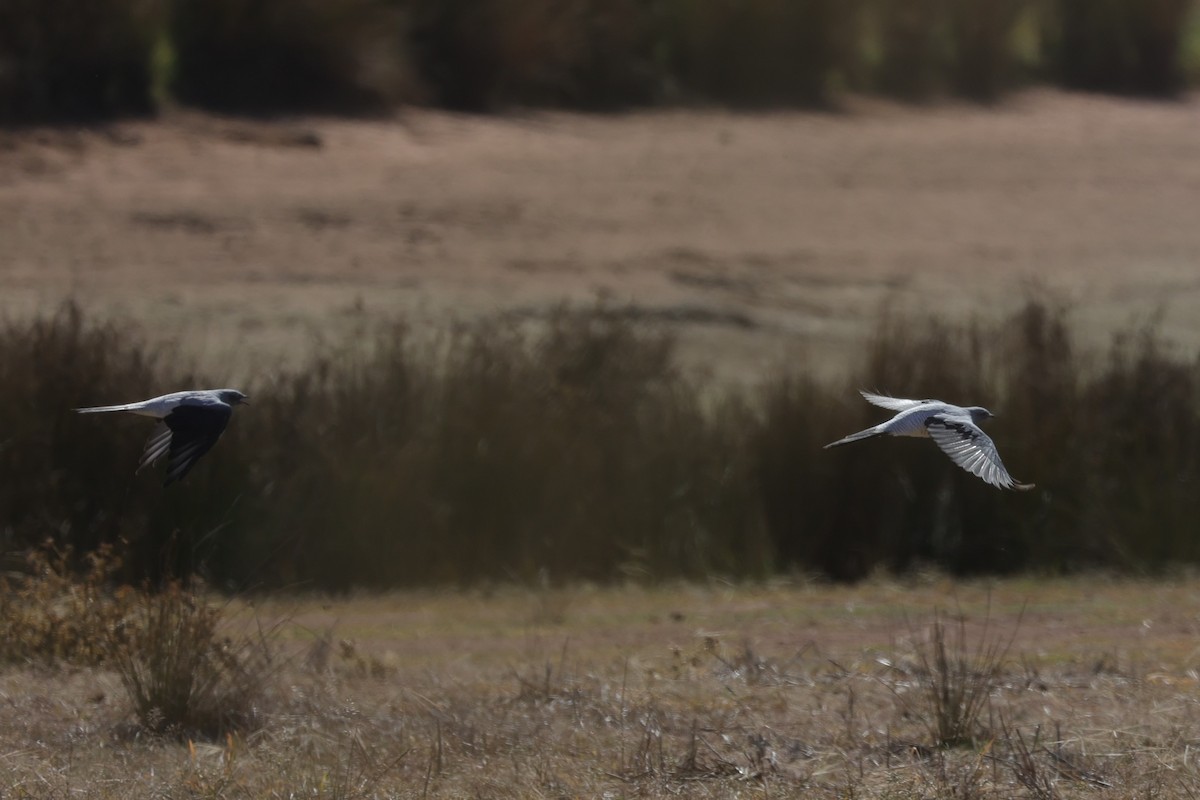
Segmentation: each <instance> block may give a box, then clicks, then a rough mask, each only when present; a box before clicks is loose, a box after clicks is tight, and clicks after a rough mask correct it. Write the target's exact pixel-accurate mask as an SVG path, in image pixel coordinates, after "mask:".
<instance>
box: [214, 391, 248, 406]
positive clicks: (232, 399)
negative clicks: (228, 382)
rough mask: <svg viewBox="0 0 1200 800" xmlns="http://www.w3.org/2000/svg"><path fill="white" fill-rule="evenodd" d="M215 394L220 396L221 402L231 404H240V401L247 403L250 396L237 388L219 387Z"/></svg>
mask: <svg viewBox="0 0 1200 800" xmlns="http://www.w3.org/2000/svg"><path fill="white" fill-rule="evenodd" d="M217 396H218V397H220V398H221V402H222V403H226V404H228V405H231V406H240V405H241V404H242V403H248V402H249V400H250V398H248V397H246V395H244V394H242V393H241V392H239V391H238V390H237V389H221V390H220V391H219V392H217Z"/></svg>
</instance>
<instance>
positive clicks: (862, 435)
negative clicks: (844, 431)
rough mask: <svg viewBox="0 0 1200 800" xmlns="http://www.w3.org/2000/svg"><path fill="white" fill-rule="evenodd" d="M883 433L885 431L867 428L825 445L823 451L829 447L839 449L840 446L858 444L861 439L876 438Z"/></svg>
mask: <svg viewBox="0 0 1200 800" xmlns="http://www.w3.org/2000/svg"><path fill="white" fill-rule="evenodd" d="M884 433H886V431H881V430H879V428H877V427H876V428H867V429H866V430H865V431H859V432H858V433H852V434H850V435H849V436H844V437H842V438H841V439H838V440H837V441H836V442H830V443H829V444H827V445H825V449H826V450H828V449H829V448H831V447H840V446H841V445H844V444H850V443H851V442H860V441H862V440H863V439H873V438H875V437H876V436H883V435H884Z"/></svg>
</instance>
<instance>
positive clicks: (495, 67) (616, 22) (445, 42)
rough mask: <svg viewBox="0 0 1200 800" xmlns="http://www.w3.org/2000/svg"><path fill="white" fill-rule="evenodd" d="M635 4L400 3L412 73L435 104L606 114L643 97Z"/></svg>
mask: <svg viewBox="0 0 1200 800" xmlns="http://www.w3.org/2000/svg"><path fill="white" fill-rule="evenodd" d="M652 5H653V4H652V3H648V2H646V1H645V0H582V1H581V2H574V3H561V2H556V1H555V0H405V2H403V3H402V6H403V7H404V8H405V10H406V12H407V16H408V18H409V20H410V24H411V30H412V34H411V42H412V49H413V52H414V55H415V58H416V60H417V62H418V65H419V69H420V72H421V75H422V76H423V77H424V81H425V83H426V84H427V85H428V86H429V87H430V89H431V91H432V93H433V95H434V97H435V98H436V99H437V101H438V102H440V103H443V104H445V105H447V106H450V107H451V108H461V109H467V110H472V111H482V110H489V109H495V108H501V107H504V106H511V105H514V104H526V105H547V104H548V105H570V106H577V107H585V108H587V107H591V108H608V107H615V106H623V105H628V104H631V103H639V102H647V101H649V100H651V99H652V98H653V97H654V96H655V94H656V92H657V91H658V87H657V85H656V75H655V70H654V66H653V52H652V49H653V38H652V36H653V29H652V25H653V17H652V14H651V13H650V12H651V8H652Z"/></svg>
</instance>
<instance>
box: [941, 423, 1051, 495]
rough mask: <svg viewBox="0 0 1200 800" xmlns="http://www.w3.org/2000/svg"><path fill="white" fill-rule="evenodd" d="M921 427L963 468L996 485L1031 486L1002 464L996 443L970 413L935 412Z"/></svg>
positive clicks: (1009, 487) (1010, 486)
mask: <svg viewBox="0 0 1200 800" xmlns="http://www.w3.org/2000/svg"><path fill="white" fill-rule="evenodd" d="M925 427H926V428H928V429H929V435H930V437H931V438H932V439H933V441H934V442H935V443H936V444H937V446H938V447H940V448H941V449H942V452H944V453H945V454H946V455H948V456H950V460H951V461H953V462H954V463H955V464H957V465H958V466H960V467H962V468H963V469H965V470H966V471H967V472H969V473H971V474H972V475H975V476H977V477H979V478H982V479H983V480H984V481H986V482H987V483H990V484H991V485H992V486H995V487H997V488H999V489H1032V488H1033V484H1031V483H1018V482H1017V481H1015V480H1013V477H1012V476H1011V475H1009V474H1008V470H1007V469H1005V468H1004V462H1002V461H1001V460H1000V454H999V453H998V452H996V445H995V443H994V442H993V441H992V439H991V437H989V436H988V435H987V434H986V433H984V432H983V430H982V429H981V428H980V427H979V426H978V425H976V424H975V423H974V422H972V421H971V418H970V417H959V416H948V415H944V414H935V415H933V416H931V417H929V419H927V420H925Z"/></svg>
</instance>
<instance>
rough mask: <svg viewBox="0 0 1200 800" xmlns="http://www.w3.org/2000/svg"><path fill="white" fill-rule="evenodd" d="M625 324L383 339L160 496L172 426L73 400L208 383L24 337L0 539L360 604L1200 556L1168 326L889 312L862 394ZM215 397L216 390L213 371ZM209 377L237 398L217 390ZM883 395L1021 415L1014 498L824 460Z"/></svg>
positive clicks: (244, 429) (1015, 428)
mask: <svg viewBox="0 0 1200 800" xmlns="http://www.w3.org/2000/svg"><path fill="white" fill-rule="evenodd" d="M610 311H611V310H610V309H605V308H603V307H601V308H597V309H592V310H588V311H575V312H567V311H563V312H560V313H557V314H555V315H553V316H552V317H551V318H549V319H548V320H542V321H538V322H536V323H531V322H529V321H525V322H516V321H502V320H492V321H487V322H479V323H474V324H470V325H463V326H459V327H456V328H453V329H451V330H447V331H446V332H445V333H444V334H443V335H441V336H440V337H437V338H436V340H435V341H428V340H427V338H426V339H423V340H422V343H420V344H418V343H416V342H415V341H414V340H413V338H412V337H411V336H410V335H409V334H408V333H407V332H406V331H405V329H404V328H403V327H391V328H388V329H386V330H380V331H378V332H376V333H374V334H371V335H369V336H368V337H367V338H366V340H365V341H366V343H363V342H362V341H359V342H356V343H355V344H353V345H347V346H346V348H345V349H344V351H340V352H334V351H331V352H327V353H325V354H324V355H321V356H318V357H316V358H315V359H314V361H313V363H312V364H311V365H310V366H309V367H308V368H307V369H305V370H303V371H301V372H298V373H296V374H290V375H283V376H279V377H277V378H274V379H272V380H268V381H264V382H263V383H261V384H259V385H255V386H247V387H243V388H245V389H247V390H248V391H249V392H250V394H251V396H252V398H253V400H252V402H253V405H252V406H250V407H247V408H244V409H241V410H240V411H239V413H238V414H237V415H236V416H235V419H234V420H233V422H232V423H231V425H230V429H229V430H228V431H227V433H226V435H225V437H224V438H223V439H222V441H221V443H220V445H219V446H218V447H217V448H215V449H214V451H213V452H212V453H211V454H210V455H209V456H207V457H206V459H205V461H203V462H202V463H201V465H200V466H199V467H198V468H197V469H196V470H195V471H194V472H193V473H192V474H191V475H189V477H188V479H187V481H185V482H184V483H183V484H181V485H179V486H176V487H172V488H171V489H170V490H169V491H164V490H163V489H162V487H161V486H160V482H159V480H158V479H157V478H156V476H153V475H147V474H143V475H137V476H135V475H134V474H133V468H134V466H135V465H136V463H137V456H138V453H139V449H140V447H141V445H142V443H143V441H144V439H145V437H146V436H147V435H148V433H149V427H150V426H149V425H148V423H147V421H146V420H144V419H141V418H138V417H134V416H132V415H114V416H111V417H106V418H97V417H81V416H78V415H75V414H73V413H72V412H71V408H72V407H74V406H79V405H86V404H92V403H108V402H121V401H128V400H131V399H136V398H140V397H146V396H151V395H154V394H158V393H162V392H166V391H170V390H174V389H177V388H180V387H182V386H191V385H196V386H200V385H209V384H214V380H213V379H212V378H207V377H203V376H191V375H185V374H180V373H178V372H176V371H174V370H173V369H172V368H171V367H170V366H168V365H169V363H170V362H168V361H167V360H166V359H165V358H162V357H160V354H158V353H156V352H154V351H153V350H152V349H151V348H149V347H148V346H146V345H145V344H143V343H141V341H140V340H139V339H138V338H137V336H136V335H135V334H134V333H132V332H130V331H126V330H123V329H121V328H120V327H119V326H114V325H111V324H107V323H96V322H91V321H89V320H87V319H85V318H84V317H83V316H82V315H81V314H80V313H79V312H78V311H77V310H76V309H74V308H71V307H68V308H66V309H64V310H62V311H60V312H58V313H57V314H56V315H54V316H51V317H48V318H43V319H39V320H35V321H33V322H30V323H22V324H15V323H10V324H9V325H8V326H7V327H6V328H4V329H3V330H2V331H0V383H2V384H3V385H5V386H9V387H20V390H19V391H9V392H5V393H3V395H0V415H2V416H3V418H4V419H5V420H6V424H5V431H6V432H5V433H4V434H3V437H2V438H0V524H3V526H4V528H3V529H4V532H5V542H6V547H7V548H8V549H9V550H10V551H13V552H16V551H20V550H22V549H27V548H30V547H34V546H38V545H40V544H41V543H42V542H43V541H45V540H47V539H50V540H52V541H54V542H56V543H57V544H58V545H59V546H61V547H67V546H70V547H71V548H73V552H75V553H78V554H79V566H86V561H83V560H82V559H83V557H84V556H86V554H88V553H92V552H95V551H96V550H97V548H99V547H101V546H103V545H110V546H112V547H115V548H117V549H118V551H119V552H120V553H121V554H122V555H123V559H124V566H123V573H122V576H121V577H123V578H124V579H125V580H130V581H134V582H138V581H141V580H150V581H151V582H152V583H154V584H155V585H163V584H164V582H165V581H166V580H167V579H168V578H169V577H170V576H179V575H187V574H190V573H192V572H194V571H195V570H197V569H201V570H202V571H203V573H204V574H205V575H206V576H207V577H208V578H209V579H210V580H212V581H215V582H217V583H218V584H219V585H223V586H231V587H234V586H236V587H253V586H264V587H272V586H274V587H279V586H310V587H320V588H327V589H344V588H348V587H350V586H354V585H365V586H375V587H387V586H403V585H423V584H470V583H478V582H480V581H490V580H546V579H549V580H551V581H557V580H568V579H579V578H582V579H591V580H599V581H607V580H617V579H625V578H636V579H648V580H656V579H666V578H671V577H677V576H690V577H696V576H705V575H712V574H721V575H730V576H741V577H753V576H762V575H765V574H769V573H774V572H780V571H791V570H799V571H804V572H814V573H819V574H824V575H827V576H831V577H833V578H836V579H855V578H859V577H861V576H863V575H866V574H868V573H870V572H871V571H873V570H878V569H884V570H894V571H900V572H902V571H905V570H908V569H912V568H914V567H918V566H924V565H936V566H938V567H940V568H942V569H945V570H947V571H950V572H953V573H956V574H980V573H1005V572H1013V571H1029V570H1033V571H1044V572H1062V571H1070V570H1076V569H1080V568H1088V567H1109V568H1115V569H1120V570H1134V571H1141V570H1161V569H1164V568H1168V567H1169V566H1171V565H1176V564H1194V563H1197V562H1198V561H1200V543H1198V542H1197V539H1196V537H1195V535H1194V532H1195V530H1196V529H1197V525H1200V492H1197V491H1196V487H1197V485H1198V481H1200V384H1198V383H1197V380H1196V376H1197V363H1196V359H1195V358H1194V356H1192V355H1190V354H1188V355H1184V354H1180V353H1177V352H1176V351H1174V350H1173V349H1172V348H1171V347H1170V345H1169V344H1168V343H1166V342H1164V341H1163V340H1162V339H1161V338H1160V337H1159V336H1158V335H1157V333H1156V332H1155V329H1154V327H1153V326H1152V325H1150V326H1146V327H1145V328H1142V329H1137V330H1133V331H1130V332H1129V333H1127V334H1125V335H1122V336H1119V337H1117V338H1116V340H1115V341H1114V342H1113V344H1112V346H1111V348H1109V350H1108V351H1107V352H1106V353H1103V354H1095V355H1087V354H1084V353H1081V352H1080V351H1079V349H1078V348H1077V347H1076V345H1075V344H1074V343H1073V341H1072V336H1071V332H1070V326H1069V322H1068V319H1069V317H1068V314H1067V313H1066V312H1065V311H1063V310H1061V309H1058V308H1056V307H1054V306H1053V305H1050V304H1047V303H1045V302H1030V303H1029V304H1028V305H1027V306H1026V307H1024V308H1023V309H1022V310H1020V311H1019V312H1018V313H1016V314H1015V315H1013V316H1012V317H1010V318H1007V319H1003V320H1000V321H969V322H964V323H952V322H947V321H945V320H939V319H928V320H924V321H919V320H918V321H913V320H911V319H899V318H894V319H889V320H887V321H885V322H884V323H882V324H881V326H880V329H879V331H878V333H877V335H876V336H875V339H874V342H873V344H871V346H870V347H869V349H868V351H867V352H866V354H865V358H864V360H863V363H862V364H860V365H859V366H858V367H857V368H855V369H854V371H853V375H852V377H851V378H850V379H849V380H848V381H847V382H846V384H844V385H841V386H826V385H820V384H817V383H815V382H813V381H812V380H810V379H808V378H806V377H805V376H804V372H805V370H804V366H803V365H802V364H801V365H797V366H794V367H793V368H792V369H794V372H792V373H790V374H780V375H779V376H778V377H776V378H775V379H773V380H771V381H768V382H767V383H765V384H764V385H762V386H760V387H758V388H755V389H750V390H733V389H728V390H727V389H723V388H720V387H715V386H713V385H711V384H706V383H705V382H704V381H702V380H700V379H699V378H697V377H695V376H690V375H686V374H684V373H683V372H681V370H680V369H679V368H678V367H677V366H676V363H675V359H674V357H673V351H672V345H671V341H670V340H669V338H666V337H664V336H662V335H660V334H658V333H655V332H654V331H652V330H648V329H645V328H641V327H638V326H636V325H635V324H633V323H630V322H628V321H626V320H624V319H622V318H621V317H620V315H618V314H614V313H610ZM215 383H216V384H219V383H222V381H220V380H216V382H215ZM214 385H215V384H214ZM858 387H866V388H872V389H878V390H883V391H890V392H895V393H898V394H901V395H907V396H915V397H922V396H933V397H940V398H943V399H946V400H949V401H951V402H953V401H962V402H968V401H969V402H982V403H984V404H986V405H987V406H989V407H990V408H992V409H993V411H996V412H998V413H999V416H998V418H997V419H996V420H995V421H994V422H993V423H991V432H992V434H993V435H994V438H995V439H996V440H997V442H998V443H999V446H1000V449H1001V453H1002V454H1003V456H1004V458H1005V462H1006V464H1007V465H1008V467H1009V468H1010V470H1011V471H1012V472H1013V474H1014V475H1015V476H1016V477H1018V478H1020V479H1022V480H1026V481H1034V482H1036V483H1037V484H1038V488H1037V489H1036V490H1035V491H1032V492H1028V493H1012V492H1002V491H998V490H996V489H993V488H992V487H990V486H987V485H985V484H984V483H982V482H981V481H979V480H977V479H976V478H974V477H972V476H970V475H968V474H966V473H965V472H962V471H961V470H959V469H957V468H956V467H954V466H953V465H952V464H951V463H950V461H949V460H948V459H947V458H946V457H945V456H943V455H942V454H941V453H940V452H938V451H937V449H936V448H935V447H933V446H932V445H931V444H929V443H928V442H917V441H909V440H880V441H874V442H870V443H864V444H862V445H859V446H856V447H847V448H842V449H839V450H835V451H824V450H822V445H824V444H826V443H827V442H829V441H832V440H834V439H836V438H838V437H840V436H842V435H843V434H845V433H848V432H851V431H854V430H857V429H860V428H863V427H866V426H867V425H869V424H871V423H872V422H875V421H877V420H879V419H880V418H882V414H883V412H880V411H879V410H878V409H874V408H871V407H870V406H868V405H867V404H866V403H865V402H863V401H861V400H860V399H859V398H858V396H857V394H856V393H855V391H854V390H855V389H856V388H858Z"/></svg>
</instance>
